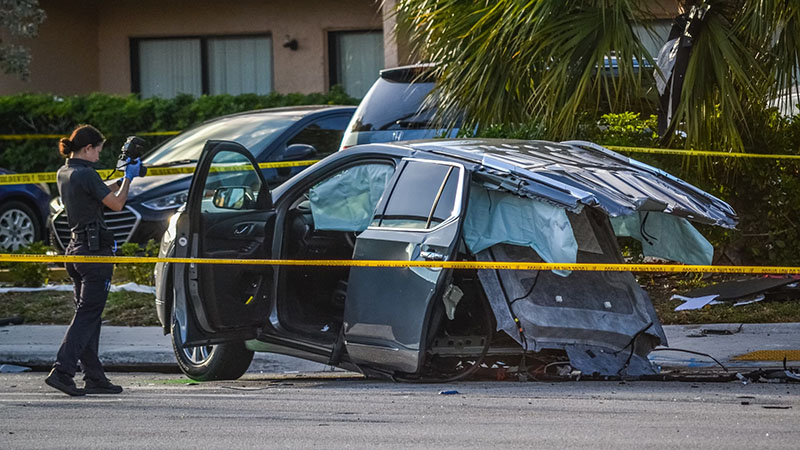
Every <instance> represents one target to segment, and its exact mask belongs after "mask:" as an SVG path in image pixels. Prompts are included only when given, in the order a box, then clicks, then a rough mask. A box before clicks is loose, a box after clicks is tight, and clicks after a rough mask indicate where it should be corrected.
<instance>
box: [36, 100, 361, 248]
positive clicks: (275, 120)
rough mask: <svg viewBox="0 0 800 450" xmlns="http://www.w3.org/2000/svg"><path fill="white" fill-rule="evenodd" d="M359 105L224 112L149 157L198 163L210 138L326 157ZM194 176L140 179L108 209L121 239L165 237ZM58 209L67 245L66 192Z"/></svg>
mask: <svg viewBox="0 0 800 450" xmlns="http://www.w3.org/2000/svg"><path fill="white" fill-rule="evenodd" d="M354 111H355V107H353V106H293V107H286V108H272V109H264V110H259V111H249V112H244V113H239V114H233V115H228V116H224V117H219V118H216V119H212V120H209V121H207V122H205V123H203V124H201V125H198V126H196V127H194V128H191V129H189V130H187V131H185V132H183V133H181V134H179V135H178V136H176V137H174V138H172V139H170V140H168V141H166V142H164V143H163V144H162V145H160V146H158V147H157V148H155V149H154V150H152V151H151V152H149V153H148V154H147V156H145V157H144V159H143V163H144V164H145V165H146V166H148V167H191V166H194V165H195V164H196V163H197V158H199V157H200V152H201V151H202V149H203V145H205V143H206V141H207V140H209V139H225V140H231V141H235V142H238V143H240V144H241V145H243V146H244V147H245V148H247V149H248V150H249V151H250V152H251V153H252V154H253V156H254V157H255V158H256V161H258V162H273V161H297V160H306V159H320V158H322V157H324V156H326V155H328V154H330V153H332V152H335V151H336V150H338V148H339V143H340V142H341V140H342V134H343V133H344V129H345V127H346V126H347V123H348V122H349V120H350V117H351V116H352V115H353V112H354ZM106 151H109V150H106ZM304 168H305V167H294V168H282V169H264V177H265V180H266V181H267V183H269V184H270V185H272V186H275V185H278V184H280V183H281V182H283V181H285V180H286V179H288V178H290V177H292V176H294V175H295V174H297V173H298V172H300V171H301V170H303V169H304ZM120 176H121V174H120ZM191 180H192V176H191V174H187V175H168V176H148V177H144V178H136V179H134V180H133V183H131V188H130V192H129V194H128V202H127V204H126V205H125V208H124V209H123V210H122V211H119V212H115V211H111V210H109V209H106V211H105V216H106V222H107V223H108V225H109V227H110V228H111V230H112V231H113V232H114V236H115V237H116V239H117V241H118V242H119V243H120V244H121V243H123V242H127V241H130V242H136V243H140V244H141V243H145V242H147V241H148V240H149V239H156V240H157V241H158V240H159V239H161V235H162V234H163V233H164V230H165V229H166V227H167V221H168V220H169V218H170V216H172V214H174V213H175V210H177V209H178V207H179V206H180V205H182V204H183V203H184V202H185V201H186V197H187V193H188V191H189V184H190V183H191ZM52 209H53V214H52V215H51V218H50V220H49V223H50V228H51V231H52V236H53V245H54V246H55V247H56V248H57V249H59V250H63V249H64V247H65V246H66V244H67V242H68V241H69V233H70V231H69V224H68V223H67V218H66V215H65V214H64V208H63V206H62V205H61V202H60V198H55V199H54V200H53V203H52Z"/></svg>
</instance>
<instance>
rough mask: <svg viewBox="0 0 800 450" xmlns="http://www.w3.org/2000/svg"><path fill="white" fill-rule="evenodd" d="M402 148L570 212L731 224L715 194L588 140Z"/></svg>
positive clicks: (732, 214) (732, 216) (725, 207)
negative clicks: (648, 214) (442, 158)
mask: <svg viewBox="0 0 800 450" xmlns="http://www.w3.org/2000/svg"><path fill="white" fill-rule="evenodd" d="M409 146H410V147H412V148H413V149H415V150H418V151H424V152H430V153H435V154H441V155H447V156H450V157H454V158H458V159H461V160H464V161H469V162H472V163H473V164H474V166H473V167H472V168H471V170H472V172H473V179H474V180H475V181H477V182H480V183H483V184H484V186H486V187H488V188H496V189H502V190H507V191H510V192H514V193H516V194H518V195H523V196H527V197H535V198H537V199H540V200H543V201H546V202H550V203H553V204H556V205H559V206H562V207H564V208H567V209H568V210H570V211H573V212H579V211H580V209H581V208H582V207H583V206H596V207H598V208H600V209H602V210H604V211H605V212H606V213H607V214H608V215H609V216H611V217H617V216H626V215H629V214H632V213H633V212H634V211H659V212H665V213H668V214H674V215H677V216H680V217H685V218H687V219H689V220H691V221H695V222H701V223H707V224H713V225H718V226H722V227H725V228H733V227H735V226H736V223H737V222H738V218H737V216H736V212H735V211H734V210H733V208H731V207H730V205H728V204H727V203H725V202H723V201H722V200H720V199H718V198H716V197H714V196H712V195H710V194H708V193H706V192H704V191H702V190H700V189H698V188H696V187H694V186H692V185H690V184H689V183H686V182H684V181H682V180H680V179H678V178H676V177H674V176H672V175H669V174H668V173H666V172H664V171H662V170H659V169H656V168H654V167H651V166H648V165H646V164H644V163H641V162H639V161H636V160H634V159H631V158H628V157H626V156H623V155H620V154H618V153H615V152H613V151H611V150H608V149H606V148H603V147H601V146H599V145H597V144H593V143H590V142H578V141H574V142H566V143H554V142H546V141H508V140H499V139H472V140H466V139H460V140H441V141H434V142H431V141H427V142H419V143H414V142H411V143H409Z"/></svg>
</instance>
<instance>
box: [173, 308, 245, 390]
mask: <svg viewBox="0 0 800 450" xmlns="http://www.w3.org/2000/svg"><path fill="white" fill-rule="evenodd" d="M176 328H177V322H176V321H175V320H174V319H173V320H172V329H171V330H170V331H171V332H170V334H171V335H172V339H171V341H172V350H173V351H174V352H175V359H176V360H177V361H178V366H179V367H180V369H181V371H182V372H183V373H184V374H186V376H188V377H189V378H191V379H193V380H197V381H213V380H235V379H237V378H239V377H241V376H242V375H244V373H245V372H247V368H248V367H250V363H251V362H252V361H253V351H252V350H248V349H247V348H246V347H245V346H244V342H228V343H224V344H217V345H201V346H197V347H191V348H183V343H182V342H181V338H180V333H179V332H178V331H177V330H176Z"/></svg>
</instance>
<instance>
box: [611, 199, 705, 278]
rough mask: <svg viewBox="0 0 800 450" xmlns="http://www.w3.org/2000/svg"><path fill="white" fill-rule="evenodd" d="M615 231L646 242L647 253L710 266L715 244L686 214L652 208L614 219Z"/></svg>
mask: <svg viewBox="0 0 800 450" xmlns="http://www.w3.org/2000/svg"><path fill="white" fill-rule="evenodd" d="M611 226H612V227H613V228H614V234H616V235H617V236H619V237H631V238H634V239H636V240H637V241H639V242H641V243H642V252H643V253H644V255H645V256H655V257H658V258H664V259H669V260H672V261H678V262H682V263H685V264H698V265H709V264H711V260H712V258H713V257H714V246H712V245H711V243H710V242H708V241H707V240H706V238H704V237H703V235H702V234H700V232H699V231H697V229H695V227H693V226H692V224H691V223H689V221H688V220H686V219H684V218H683V217H676V216H672V215H669V214H664V213H660V212H652V211H637V212H634V213H633V214H630V215H627V216H620V217H612V218H611Z"/></svg>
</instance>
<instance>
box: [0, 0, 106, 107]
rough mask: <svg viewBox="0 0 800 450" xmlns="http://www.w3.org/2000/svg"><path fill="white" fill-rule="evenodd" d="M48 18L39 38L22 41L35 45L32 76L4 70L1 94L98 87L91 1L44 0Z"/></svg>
mask: <svg viewBox="0 0 800 450" xmlns="http://www.w3.org/2000/svg"><path fill="white" fill-rule="evenodd" d="M40 5H41V7H42V9H44V10H45V12H46V13H47V20H45V22H44V23H43V24H42V25H41V26H40V27H39V36H38V37H37V38H36V39H29V40H25V41H21V42H20V43H21V44H24V45H26V46H27V47H29V48H30V49H31V54H32V56H33V60H32V61H31V65H30V71H31V77H30V78H29V79H28V81H21V80H20V79H19V77H17V76H16V75H4V74H2V73H0V95H7V94H16V93H20V92H46V93H53V94H60V95H69V94H82V93H87V92H92V91H94V90H96V89H97V86H98V84H99V77H98V72H97V67H98V64H97V27H96V24H97V14H96V11H95V8H94V7H93V6H92V5H91V3H90V2H64V1H63V0H62V1H59V0H41V1H40Z"/></svg>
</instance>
